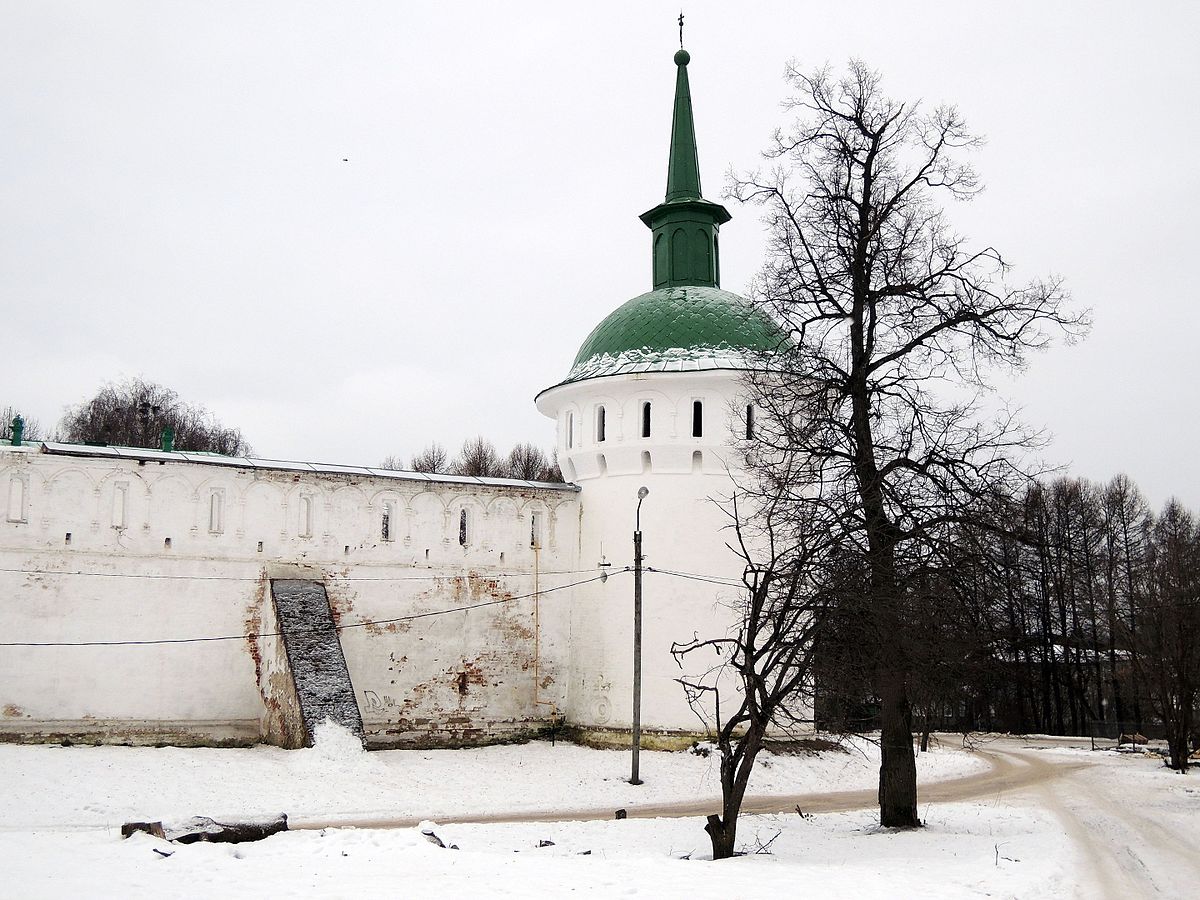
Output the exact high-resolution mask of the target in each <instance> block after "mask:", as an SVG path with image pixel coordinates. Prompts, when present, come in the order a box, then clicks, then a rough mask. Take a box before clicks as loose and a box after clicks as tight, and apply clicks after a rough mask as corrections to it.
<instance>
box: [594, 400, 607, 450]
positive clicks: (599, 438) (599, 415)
mask: <svg viewBox="0 0 1200 900" xmlns="http://www.w3.org/2000/svg"><path fill="white" fill-rule="evenodd" d="M605 418H606V416H605V412H604V407H603V406H597V407H596V443H597V444H603V443H604V432H605Z"/></svg>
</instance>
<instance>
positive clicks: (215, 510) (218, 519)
mask: <svg viewBox="0 0 1200 900" xmlns="http://www.w3.org/2000/svg"><path fill="white" fill-rule="evenodd" d="M208 530H209V532H210V533H212V534H220V533H221V532H223V531H224V530H225V492H224V491H213V492H212V493H211V494H209V495H208Z"/></svg>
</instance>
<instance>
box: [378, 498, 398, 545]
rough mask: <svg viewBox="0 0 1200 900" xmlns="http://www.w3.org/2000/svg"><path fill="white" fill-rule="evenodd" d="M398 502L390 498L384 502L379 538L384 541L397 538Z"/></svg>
mask: <svg viewBox="0 0 1200 900" xmlns="http://www.w3.org/2000/svg"><path fill="white" fill-rule="evenodd" d="M395 529H396V503H395V501H393V500H388V501H387V502H386V503H384V504H383V516H382V518H381V519H380V522H379V538H380V540H384V541H394V540H395V539H396V531H395Z"/></svg>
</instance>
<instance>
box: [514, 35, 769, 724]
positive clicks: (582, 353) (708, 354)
mask: <svg viewBox="0 0 1200 900" xmlns="http://www.w3.org/2000/svg"><path fill="white" fill-rule="evenodd" d="M689 61H690V57H689V55H688V53H687V51H686V50H680V51H679V52H677V53H676V54H675V64H676V67H677V76H676V88H675V110H674V117H673V121H672V129H671V150H670V159H669V164H668V172H667V194H666V198H665V201H664V202H663V203H661V204H659V205H658V206H656V207H655V208H654V209H652V210H650V211H649V212H646V213H644V214H643V215H642V216H641V219H642V221H643V222H644V223H645V224H646V225H647V226H648V227H649V228H650V229H651V232H652V234H653V237H652V269H653V288H654V289H653V290H652V291H650V292H649V293H646V294H642V295H641V296H638V297H635V298H633V299H632V300H630V301H628V302H627V303H625V304H623V305H622V306H620V307H618V308H617V309H616V310H615V311H614V312H612V313H611V314H610V315H609V316H607V317H606V318H605V319H604V320H603V321H602V322H601V323H600V324H599V325H597V326H596V328H595V329H594V330H593V331H592V333H591V334H590V335H588V337H587V339H586V340H585V341H584V342H583V345H582V346H581V347H580V349H579V353H578V355H577V356H576V358H575V362H574V365H573V366H572V367H571V371H570V372H569V373H568V375H567V377H566V378H565V379H564V380H563V381H562V382H560V383H558V384H556V385H554V386H553V387H550V388H547V389H546V390H544V391H542V392H541V393H540V394H539V395H538V397H537V401H536V402H537V407H538V409H539V410H540V411H541V412H542V413H544V414H545V415H547V416H549V417H551V418H553V419H554V420H555V421H556V422H557V435H558V440H557V444H558V458H559V462H560V465H561V466H562V471H563V476H564V477H565V478H566V479H567V480H568V481H574V482H576V483H578V484H579V485H580V487H581V505H582V513H581V515H582V520H581V529H580V546H579V557H578V558H579V562H580V566H581V568H586V567H589V566H592V565H595V566H601V565H604V564H607V565H608V566H610V567H611V568H612V569H613V570H620V569H623V568H624V567H626V566H630V565H632V558H633V544H632V536H633V531H634V514H635V510H636V508H637V503H638V490H639V488H641V487H646V488H648V490H649V494H648V495H647V497H646V499H645V501H644V503H643V505H642V508H641V527H642V533H643V551H644V554H645V557H646V565H647V566H648V567H650V569H651V570H656V571H650V572H648V573H647V574H646V576H645V580H644V585H645V588H644V613H643V677H642V692H643V693H642V722H643V727H644V728H646V729H650V730H669V731H696V730H698V729H699V728H700V720H699V719H698V718H697V717H696V716H695V715H694V714H693V713H692V711H691V710H690V708H689V707H688V705H687V702H686V698H685V697H684V693H683V690H682V688H681V687H680V685H679V684H678V683H677V682H676V681H675V679H676V678H678V677H679V674H680V670H679V667H678V666H677V664H676V662H675V660H674V658H673V657H672V656H671V652H670V650H671V644H672V642H673V641H682V640H686V639H689V638H691V637H692V636H693V635H694V634H699V635H701V636H704V637H709V636H711V637H716V636H721V635H724V634H725V632H726V630H727V629H728V627H729V623H730V621H731V612H730V609H729V604H730V603H731V602H733V601H736V600H737V598H738V597H739V596H740V592H739V591H738V589H737V588H736V587H725V586H722V585H720V584H713V583H712V582H711V581H704V580H698V579H696V578H688V577H684V576H683V575H679V574H676V575H669V574H666V573H667V572H674V573H685V574H686V575H700V576H717V577H718V578H723V579H734V580H736V579H738V578H740V576H741V572H742V562H741V560H740V559H739V558H738V557H737V556H736V555H734V554H733V553H732V552H731V551H730V550H729V549H728V548H727V546H726V542H727V541H730V540H731V539H732V537H733V535H732V533H731V531H730V530H729V528H728V525H729V518H728V516H727V515H726V513H725V512H723V511H722V509H721V508H720V507H719V506H718V505H717V503H716V502H714V501H720V500H726V499H728V498H729V497H730V496H731V494H732V492H733V487H734V481H733V477H732V476H734V475H736V466H737V465H738V462H739V459H740V446H739V445H740V444H741V442H743V441H745V440H746V439H747V438H748V437H750V435H751V431H752V429H753V410H751V409H749V407H748V404H747V401H746V400H745V398H744V390H743V387H742V384H741V374H742V372H743V371H744V370H745V368H746V366H747V364H748V363H747V358H748V354H751V353H754V352H755V351H762V350H769V349H772V348H775V347H777V346H778V345H779V342H780V340H781V339H782V338H781V336H780V334H779V332H778V331H777V329H776V328H775V326H774V324H773V323H772V322H771V321H770V319H769V318H768V317H766V316H765V315H763V314H762V313H761V312H759V311H758V310H757V309H755V308H754V307H753V306H751V305H750V304H749V303H748V302H747V301H746V300H744V299H742V298H741V297H738V296H737V295H735V294H731V293H729V292H727V291H723V290H721V289H720V256H719V246H720V245H719V241H718V231H719V228H720V226H721V225H722V224H724V223H725V222H728V221H729V218H730V216H729V213H728V211H727V210H726V209H725V208H724V207H723V206H721V205H720V204H716V203H710V202H709V201H707V200H705V199H704V198H703V196H702V195H701V192H700V174H699V165H698V162H697V154H696V138H695V132H694V128H693V121H692V103H691V93H690V90H689V87H688V75H687V65H688V62H689ZM731 467H734V468H733V469H732V471H731ZM632 596H633V589H632V578H631V577H630V576H629V575H626V574H622V575H621V576H620V577H619V578H618V577H614V578H612V579H610V580H609V581H608V582H607V583H606V584H605V585H604V586H603V587H601V586H600V585H598V584H597V585H595V586H589V587H584V588H580V589H577V591H576V593H575V595H574V596H573V597H572V600H571V602H572V613H571V648H572V649H571V665H570V669H571V672H572V673H573V674H572V677H571V682H570V684H569V686H568V709H567V717H568V721H571V722H573V723H576V724H579V725H581V726H584V727H596V728H613V729H628V728H629V727H630V724H631V714H632V699H631V698H632V643H633V637H632V634H633V627H632Z"/></svg>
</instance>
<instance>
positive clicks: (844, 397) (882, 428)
mask: <svg viewBox="0 0 1200 900" xmlns="http://www.w3.org/2000/svg"><path fill="white" fill-rule="evenodd" d="M787 79H788V82H789V85H790V87H791V88H792V89H793V91H794V92H795V95H794V96H793V97H792V99H790V100H789V101H788V102H787V104H786V106H787V108H788V109H789V110H791V111H793V112H795V113H797V114H798V117H799V118H798V121H797V122H796V123H795V124H794V125H793V126H792V127H791V128H790V129H789V130H779V131H777V132H776V134H775V136H774V138H773V141H772V144H771V146H770V148H769V149H768V151H767V153H766V156H767V158H768V159H769V160H770V161H771V163H772V165H771V167H770V168H769V169H767V170H765V171H763V172H756V173H751V174H749V175H744V176H740V177H735V178H734V179H733V180H732V182H731V184H730V188H729V193H730V195H731V196H732V197H734V198H736V199H738V200H740V201H743V202H749V203H756V204H759V205H761V206H762V207H763V208H764V210H765V218H766V222H767V224H768V229H769V237H768V246H767V259H766V262H765V265H764V268H763V270H762V273H761V275H760V277H759V278H758V280H757V282H756V284H755V288H754V292H753V293H754V299H755V300H756V302H758V303H759V304H761V305H762V306H763V307H764V308H765V309H767V310H768V311H769V312H770V313H771V314H773V315H774V316H775V317H776V318H777V319H778V320H779V321H780V322H781V323H782V324H783V325H784V326H785V327H786V329H787V331H788V333H789V334H790V336H791V341H790V342H789V343H788V344H787V345H786V346H781V347H780V348H779V349H778V351H777V352H776V353H775V354H774V355H773V358H771V359H769V360H767V361H765V363H764V367H765V368H767V369H769V371H768V373H767V374H766V375H760V376H756V377H752V378H751V381H752V384H751V391H752V393H753V395H754V400H755V402H756V404H757V405H759V406H761V407H762V410H763V412H764V413H765V415H762V416H761V419H760V421H761V423H762V424H761V427H760V428H759V439H758V441H757V442H756V446H755V449H754V452H753V454H752V457H751V459H750V463H751V471H752V472H755V473H757V474H758V475H759V476H760V478H761V479H762V480H763V481H764V483H766V484H768V485H769V486H771V487H772V489H773V487H774V486H775V485H777V484H778V483H779V481H780V479H781V478H782V479H784V481H785V482H786V483H787V484H790V485H792V486H794V490H792V491H791V494H790V496H789V502H791V503H793V504H797V505H804V506H808V507H811V508H815V509H816V510H817V511H818V513H819V514H820V516H821V517H823V522H824V525H823V528H822V529H818V531H823V532H824V533H826V534H828V535H829V540H830V541H832V542H840V543H842V544H843V546H842V549H841V552H843V553H846V554H851V555H856V556H857V560H858V564H859V565H860V566H861V570H862V571H863V572H864V573H865V575H864V579H865V581H864V590H865V601H864V602H865V604H866V606H865V615H864V616H862V617H860V619H861V628H860V631H859V633H858V634H857V635H856V637H857V638H858V640H860V641H861V642H862V644H863V646H865V647H867V648H869V651H870V654H871V659H872V660H873V671H872V673H871V677H872V682H873V687H874V690H875V692H876V694H877V696H878V699H879V704H880V721H881V728H882V737H881V745H882V757H883V759H882V765H881V767H880V791H879V800H880V820H881V823H882V824H883V825H885V826H897V827H915V826H917V825H919V824H920V823H919V819H918V817H917V806H916V769H915V761H914V758H913V746H912V722H911V715H912V710H911V703H910V675H911V673H912V670H913V665H914V659H913V654H912V652H911V649H910V647H909V637H910V634H909V633H908V632H907V631H906V628H905V625H906V623H910V622H912V621H914V619H913V617H912V616H910V615H908V613H907V611H906V606H909V605H911V604H912V603H914V602H915V600H914V598H915V596H916V595H917V594H919V593H920V591H919V585H921V584H922V583H923V581H922V579H925V578H926V577H927V574H928V572H929V570H930V568H931V567H936V566H938V565H939V564H940V563H942V562H943V561H944V552H943V551H944V550H945V549H946V537H947V534H948V529H950V528H951V527H952V526H953V525H954V524H955V523H957V522H961V521H969V520H972V519H973V518H975V517H976V516H977V514H978V513H979V511H980V508H981V505H982V504H984V503H986V502H987V501H988V500H989V498H991V497H993V496H995V495H996V494H997V493H1000V494H1011V493H1012V492H1013V491H1015V490H1017V489H1018V486H1019V485H1020V484H1021V482H1022V481H1023V479H1024V473H1023V472H1022V469H1021V462H1020V461H1021V456H1022V451H1023V450H1024V449H1025V448H1027V447H1029V446H1030V444H1031V442H1032V441H1033V440H1034V435H1032V434H1031V433H1029V432H1028V431H1026V430H1024V429H1022V428H1021V427H1020V426H1019V425H1018V424H1017V423H1016V422H1015V421H1014V419H1013V418H1012V417H1011V416H1010V415H1007V414H1000V415H991V414H987V413H985V412H984V405H983V403H982V401H983V399H984V398H985V396H986V393H987V391H988V390H989V377H990V376H991V374H992V373H993V372H994V371H995V370H997V369H1000V370H1013V369H1020V368H1021V366H1022V365H1023V364H1024V362H1025V358H1026V355H1027V353H1029V352H1030V351H1031V350H1037V349H1041V348H1043V347H1045V346H1047V345H1048V344H1049V342H1050V341H1051V339H1052V338H1053V337H1054V336H1056V335H1065V336H1066V338H1067V339H1071V338H1073V337H1075V336H1078V335H1081V334H1082V333H1083V332H1084V331H1086V328H1087V324H1088V322H1087V315H1086V314H1085V313H1078V312H1072V311H1071V310H1070V309H1069V308H1068V304H1067V299H1068V298H1067V296H1066V294H1065V292H1064V291H1063V289H1062V286H1061V284H1060V283H1059V281H1058V280H1056V279H1049V280H1044V281H1034V282H1032V283H1029V284H1024V285H1015V286H1014V285H1011V284H1010V283H1009V282H1008V280H1007V275H1008V266H1007V263H1006V262H1005V260H1004V259H1003V257H1002V256H1001V255H1000V253H999V252H998V251H997V250H995V249H994V248H992V247H986V246H985V247H983V248H982V249H974V248H972V247H971V246H970V245H969V244H968V243H967V241H966V240H965V239H964V238H962V237H961V236H959V235H957V234H956V233H954V232H953V231H952V230H951V228H950V227H949V225H948V224H947V222H946V219H945V216H944V213H943V211H942V209H941V206H940V204H939V200H940V199H943V198H944V199H967V198H970V197H971V196H973V195H974V194H975V193H976V192H977V191H978V190H979V180H978V178H977V176H976V174H975V172H974V170H973V169H972V168H971V166H970V165H969V164H968V163H966V162H965V161H963V159H962V156H963V155H964V152H965V151H968V150H970V149H972V148H974V147H976V146H977V145H978V142H977V140H976V139H975V138H974V137H972V136H971V134H970V133H969V132H968V130H967V128H966V126H965V123H964V121H963V119H962V117H961V116H960V115H959V113H958V111H957V110H956V109H955V108H954V107H952V106H941V107H937V108H934V109H930V110H924V109H923V108H922V107H921V105H920V104H909V103H904V102H900V101H896V100H892V99H890V98H888V97H887V96H886V95H885V94H884V93H883V91H882V88H881V85H880V77H879V75H878V74H877V73H875V72H873V71H871V70H870V69H868V68H867V67H866V66H864V65H863V64H861V63H858V62H852V63H851V64H850V67H849V71H848V73H847V74H846V75H845V77H840V78H839V77H835V76H834V75H833V74H832V72H831V71H830V70H828V69H821V70H818V71H816V72H814V73H812V74H804V73H802V72H800V71H799V70H797V69H796V68H795V67H791V68H790V69H789V71H788V74H787Z"/></svg>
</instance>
